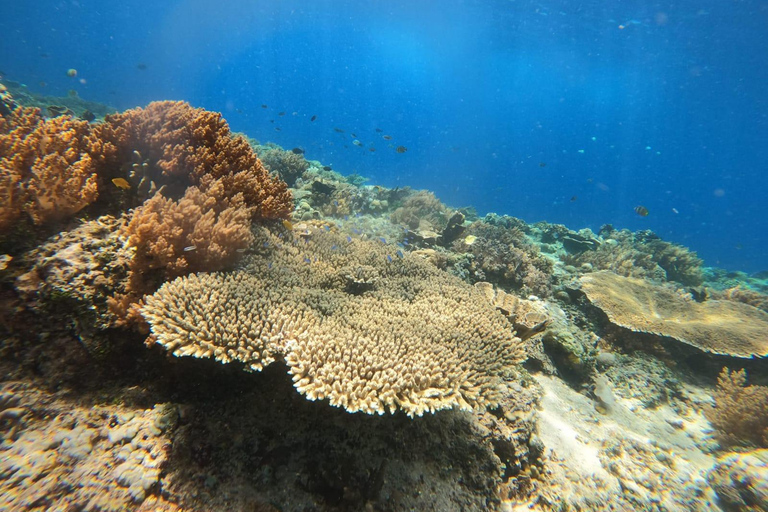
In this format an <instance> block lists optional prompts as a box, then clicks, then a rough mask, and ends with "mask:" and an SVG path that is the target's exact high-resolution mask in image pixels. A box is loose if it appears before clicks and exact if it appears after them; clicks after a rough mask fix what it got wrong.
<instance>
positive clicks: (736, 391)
mask: <svg viewBox="0 0 768 512" xmlns="http://www.w3.org/2000/svg"><path fill="white" fill-rule="evenodd" d="M714 399H715V404H714V406H712V407H709V408H708V409H705V411H704V412H705V415H706V417H707V419H708V420H709V421H710V422H711V423H712V426H713V427H714V428H715V430H716V431H717V436H718V437H719V438H720V439H721V441H722V442H723V443H725V444H726V445H735V444H740V443H743V442H745V441H747V442H750V443H753V444H755V445H757V446H761V447H763V448H768V387H766V386H747V374H746V372H745V371H744V370H743V369H742V370H739V371H738V372H734V371H730V370H729V369H728V368H723V371H722V372H721V373H720V376H719V377H718V379H717V390H716V391H715V394H714Z"/></svg>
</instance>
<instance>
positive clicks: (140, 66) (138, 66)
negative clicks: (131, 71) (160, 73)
mask: <svg viewBox="0 0 768 512" xmlns="http://www.w3.org/2000/svg"><path fill="white" fill-rule="evenodd" d="M136 69H138V70H140V71H144V70H145V69H147V65H146V64H144V63H143V62H139V63H138V64H136Z"/></svg>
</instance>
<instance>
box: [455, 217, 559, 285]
mask: <svg viewBox="0 0 768 512" xmlns="http://www.w3.org/2000/svg"><path fill="white" fill-rule="evenodd" d="M466 233H467V234H468V235H471V236H474V237H475V239H474V241H473V242H472V243H471V244H467V243H466V242H465V240H464V239H460V240H457V241H456V242H454V243H453V246H452V249H453V250H454V251H456V252H464V253H469V254H472V257H473V259H472V264H471V270H472V276H471V277H472V281H473V282H477V281H490V282H492V283H494V284H497V285H501V286H503V287H505V288H513V289H516V290H522V291H523V292H524V293H529V294H535V295H538V296H541V297H547V296H549V295H550V294H551V286H552V263H551V262H550V261H549V260H548V259H546V258H545V257H543V256H541V255H540V254H539V251H538V248H537V247H536V246H535V245H533V244H531V243H529V242H528V241H526V239H525V234H524V233H523V232H522V231H521V230H520V229H518V228H516V227H513V228H506V227H503V226H501V225H492V224H487V223H486V222H483V221H478V222H475V223H473V224H472V225H471V226H470V227H469V228H468V229H467V230H466Z"/></svg>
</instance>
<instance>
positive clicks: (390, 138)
mask: <svg viewBox="0 0 768 512" xmlns="http://www.w3.org/2000/svg"><path fill="white" fill-rule="evenodd" d="M381 138H382V139H384V140H392V137H390V136H389V135H382V136H381Z"/></svg>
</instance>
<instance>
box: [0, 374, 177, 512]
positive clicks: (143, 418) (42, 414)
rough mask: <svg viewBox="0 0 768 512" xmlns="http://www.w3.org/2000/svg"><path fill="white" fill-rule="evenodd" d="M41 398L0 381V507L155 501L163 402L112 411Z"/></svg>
mask: <svg viewBox="0 0 768 512" xmlns="http://www.w3.org/2000/svg"><path fill="white" fill-rule="evenodd" d="M46 395H47V394H45V393H42V392H40V391H37V390H35V389H33V388H30V387H29V386H27V385H25V384H22V383H14V382H5V383H3V384H2V385H0V424H1V425H2V427H3V431H4V432H3V433H4V436H3V441H2V443H0V453H2V456H1V457H0V495H2V498H1V499H0V504H2V505H3V507H5V506H8V507H10V508H9V510H34V509H46V510H74V509H80V510H104V511H115V512H117V511H121V510H126V509H128V508H134V507H137V506H138V505H141V504H142V503H143V502H145V500H146V501H147V505H151V506H152V507H156V506H158V500H157V498H156V497H154V496H153V497H151V498H150V499H149V500H148V498H149V495H150V494H154V493H156V492H157V489H156V488H157V486H158V484H159V481H160V479H161V472H162V470H163V466H164V465H165V463H166V460H167V454H168V448H169V442H168V440H167V439H166V438H165V436H164V435H163V433H164V431H165V430H166V429H167V428H168V426H169V424H168V423H167V421H166V420H164V416H167V414H168V407H167V406H157V407H155V408H154V409H148V410H138V411H133V412H128V411H125V412H124V413H123V414H119V415H116V414H113V413H112V411H110V410H109V408H106V407H93V408H90V407H87V408H83V407H80V406H77V405H75V404H67V403H66V402H63V401H55V400H54V399H53V398H52V397H49V396H46ZM176 414H178V413H176ZM139 432H141V434H142V435H138V434H139Z"/></svg>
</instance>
